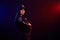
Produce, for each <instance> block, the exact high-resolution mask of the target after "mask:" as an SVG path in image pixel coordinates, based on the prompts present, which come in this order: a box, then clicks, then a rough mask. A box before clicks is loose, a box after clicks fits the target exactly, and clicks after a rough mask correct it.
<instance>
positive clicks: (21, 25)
mask: <svg viewBox="0 0 60 40" xmlns="http://www.w3.org/2000/svg"><path fill="white" fill-rule="evenodd" d="M24 19H25V18H23V17H18V18H17V20H16V26H17V27H18V29H19V31H20V32H21V33H22V34H21V35H22V40H30V34H31V28H32V27H31V26H28V25H26V24H25V23H26V22H28V21H27V20H24Z"/></svg>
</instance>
